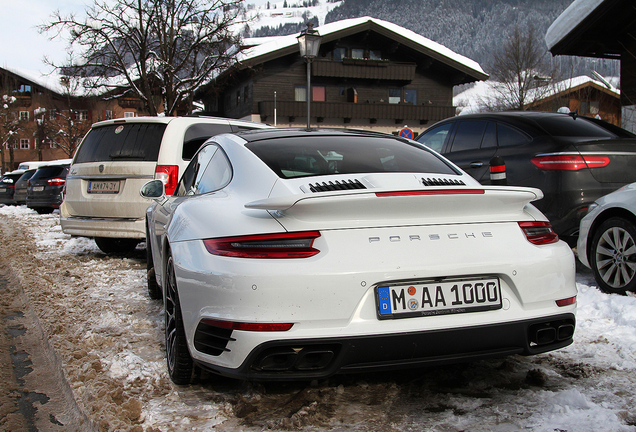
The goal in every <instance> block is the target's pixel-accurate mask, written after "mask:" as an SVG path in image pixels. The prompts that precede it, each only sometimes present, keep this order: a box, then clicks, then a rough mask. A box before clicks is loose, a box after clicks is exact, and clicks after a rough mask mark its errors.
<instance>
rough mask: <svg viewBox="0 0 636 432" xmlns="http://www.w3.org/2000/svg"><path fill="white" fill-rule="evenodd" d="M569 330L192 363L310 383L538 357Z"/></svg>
mask: <svg viewBox="0 0 636 432" xmlns="http://www.w3.org/2000/svg"><path fill="white" fill-rule="evenodd" d="M575 325H576V320H575V316H574V315H573V314H569V313H568V314H561V315H557V316H550V317H544V318H535V319H530V320H523V321H516V322H507V323H500V324H493V325H483V326H471V327H463V328H456V329H447V330H435V331H419V332H408V333H397V334H386V335H371V336H360V337H346V338H317V339H300V340H283V341H269V342H265V343H263V344H261V345H259V346H257V347H256V348H255V349H254V350H253V351H252V352H251V353H250V354H249V356H248V357H247V358H246V360H245V361H244V362H243V364H242V365H241V366H240V367H239V368H237V369H229V368H225V367H220V366H217V365H213V364H209V363H206V362H201V361H200V360H199V361H197V363H198V364H199V366H201V367H203V368H205V369H207V370H210V371H212V372H214V373H218V374H221V375H224V376H229V377H232V378H240V379H257V380H258V379H262V380H268V381H276V380H279V381H285V380H297V379H316V378H325V377H328V376H331V375H334V374H336V373H354V372H368V371H381V370H388V369H401V368H413V367H420V366H432V365H440V364H448V363H457V362H463V361H472V360H477V359H484V358H492V357H502V356H507V355H512V354H520V355H534V354H540V353H544V352H548V351H552V350H555V349H559V348H563V347H565V346H568V345H570V344H571V343H572V341H573V339H572V336H573V334H574V328H575ZM207 334H209V332H207ZM200 337H204V336H200ZM195 339H196V336H195Z"/></svg>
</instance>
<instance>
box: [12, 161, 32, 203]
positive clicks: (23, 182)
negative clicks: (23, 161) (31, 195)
mask: <svg viewBox="0 0 636 432" xmlns="http://www.w3.org/2000/svg"><path fill="white" fill-rule="evenodd" d="M35 171H36V168H32V169H27V170H26V171H24V173H23V174H22V175H21V176H20V178H19V179H18V181H17V182H15V192H14V194H13V199H14V201H15V203H16V205H26V197H27V184H28V182H29V179H30V178H31V177H32V176H33V174H34V173H35Z"/></svg>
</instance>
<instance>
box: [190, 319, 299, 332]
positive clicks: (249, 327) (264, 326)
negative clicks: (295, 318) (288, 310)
mask: <svg viewBox="0 0 636 432" xmlns="http://www.w3.org/2000/svg"><path fill="white" fill-rule="evenodd" d="M201 322H203V323H205V324H207V325H211V326H214V327H221V328H226V329H232V330H244V331H287V330H289V329H290V328H292V326H293V325H294V324H292V323H246V322H233V321H219V320H212V319H207V318H204V319H202V320H201Z"/></svg>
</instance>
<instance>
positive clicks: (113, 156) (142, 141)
mask: <svg viewBox="0 0 636 432" xmlns="http://www.w3.org/2000/svg"><path fill="white" fill-rule="evenodd" d="M166 126H167V125H166V124H164V123H127V124H114V125H109V126H102V127H100V128H95V129H92V130H91V131H90V132H89V134H88V135H87V136H86V138H85V139H84V142H83V143H82V145H81V146H80V148H79V150H78V151H77V156H76V158H75V163H84V162H104V161H148V162H157V158H158V157H159V147H160V146H161V140H162V138H163V133H164V131H165V130H166Z"/></svg>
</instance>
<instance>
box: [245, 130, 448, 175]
mask: <svg viewBox="0 0 636 432" xmlns="http://www.w3.org/2000/svg"><path fill="white" fill-rule="evenodd" d="M246 147H247V148H248V149H250V150H251V151H252V152H254V153H255V154H256V156H258V157H259V158H260V159H261V160H262V161H263V162H265V163H266V164H267V166H269V167H270V168H271V169H272V171H274V172H275V173H276V174H278V176H279V177H281V178H294V177H309V176H318V175H325V174H358V173H377V172H426V173H432V174H451V175H453V174H458V173H457V172H455V170H454V169H452V168H451V167H450V166H449V165H448V164H446V163H445V162H444V161H443V160H441V159H440V158H439V157H438V156H436V155H435V154H434V153H432V152H430V151H428V150H425V149H423V148H421V147H417V146H415V145H412V144H409V143H406V142H403V141H400V140H397V139H392V138H384V137H369V136H364V137H358V136H345V137H334V136H314V137H302V138H297V137H291V138H278V139H270V140H262V141H255V142H251V143H248V144H246Z"/></svg>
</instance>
